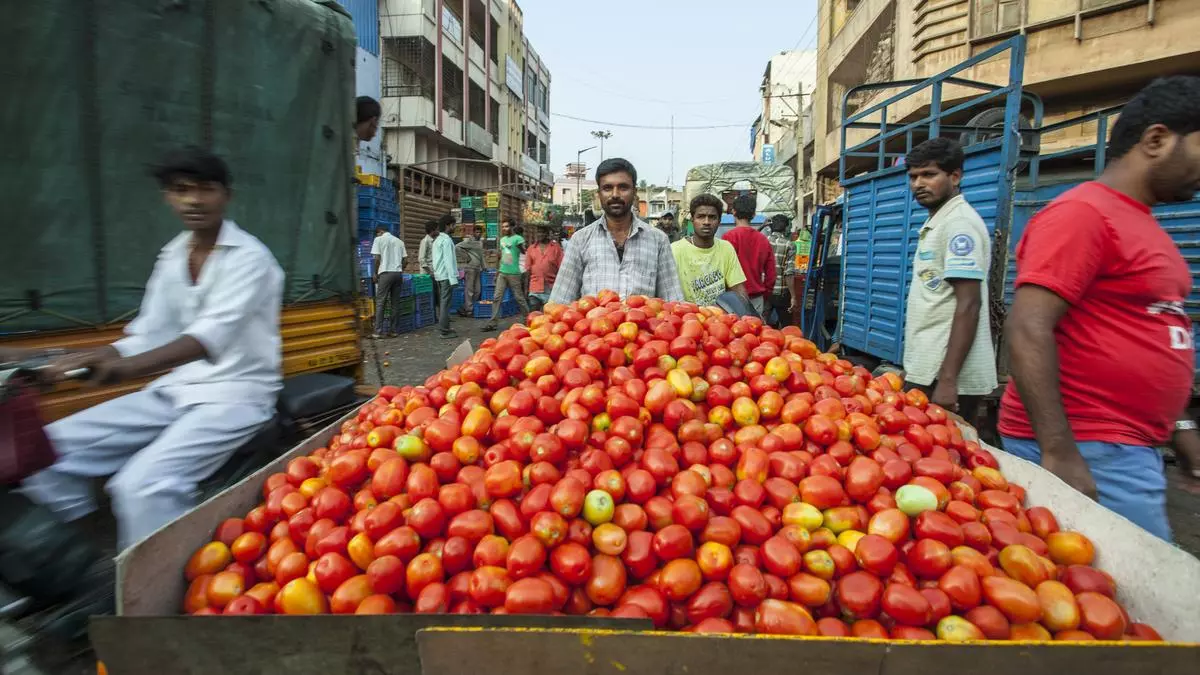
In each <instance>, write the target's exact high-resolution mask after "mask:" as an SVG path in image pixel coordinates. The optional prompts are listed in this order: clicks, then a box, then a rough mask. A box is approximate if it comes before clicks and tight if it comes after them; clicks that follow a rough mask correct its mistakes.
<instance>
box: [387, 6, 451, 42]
mask: <svg viewBox="0 0 1200 675" xmlns="http://www.w3.org/2000/svg"><path fill="white" fill-rule="evenodd" d="M425 5H426V3H425V2H422V1H421V0H382V2H380V3H379V34H380V36H381V37H384V38H397V37H424V38H426V39H428V40H429V41H430V42H433V41H434V40H436V35H437V33H436V30H437V22H436V21H434V17H433V9H432V6H430V7H426V6H425Z"/></svg>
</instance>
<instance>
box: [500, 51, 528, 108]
mask: <svg viewBox="0 0 1200 675" xmlns="http://www.w3.org/2000/svg"><path fill="white" fill-rule="evenodd" d="M504 84H506V85H507V86H508V90H509V91H511V92H512V93H513V94H515V95H516V97H517V98H519V99H522V100H523V99H524V98H525V73H523V72H521V64H519V63H517V62H516V61H515V60H513V57H511V56H508V55H505V57H504Z"/></svg>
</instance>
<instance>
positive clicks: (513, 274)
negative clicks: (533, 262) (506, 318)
mask: <svg viewBox="0 0 1200 675" xmlns="http://www.w3.org/2000/svg"><path fill="white" fill-rule="evenodd" d="M500 235H501V236H500V242H499V246H500V270H499V273H498V274H497V275H496V292H495V294H494V295H493V297H492V320H491V321H489V322H488V325H486V326H484V327H483V330H484V331H485V332H487V331H493V330H496V327H497V324H496V320H497V319H498V318H499V317H500V302H501V301H502V300H503V299H504V289H506V288H507V289H509V290H511V291H512V294H513V298H514V299H515V300H516V301H517V306H518V307H520V308H521V318H522V319H524V318H525V317H526V316H528V315H529V301H528V300H526V299H525V281H524V279H523V277H522V275H521V256H522V255H523V254H524V253H525V238H524V237H522V236H521V235H520V234H517V233H516V231H514V229H513V223H512V221H511V220H504V221H502V222H501V223H500Z"/></svg>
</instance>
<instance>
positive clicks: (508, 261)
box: [500, 234, 525, 274]
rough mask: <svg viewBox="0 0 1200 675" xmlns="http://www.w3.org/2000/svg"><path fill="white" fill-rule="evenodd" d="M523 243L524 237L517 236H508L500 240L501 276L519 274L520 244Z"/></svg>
mask: <svg viewBox="0 0 1200 675" xmlns="http://www.w3.org/2000/svg"><path fill="white" fill-rule="evenodd" d="M524 243H525V237H522V236H521V235H519V234H510V235H508V236H507V237H502V238H501V239H500V273H501V274H520V273H521V249H520V246H521V244H524Z"/></svg>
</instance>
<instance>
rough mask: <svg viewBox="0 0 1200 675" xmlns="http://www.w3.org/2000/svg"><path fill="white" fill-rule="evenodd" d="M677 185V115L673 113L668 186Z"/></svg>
mask: <svg viewBox="0 0 1200 675" xmlns="http://www.w3.org/2000/svg"><path fill="white" fill-rule="evenodd" d="M673 185H675V116H674V115H671V168H670V169H669V170H668V171H667V188H670V187H671V186H673Z"/></svg>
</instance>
